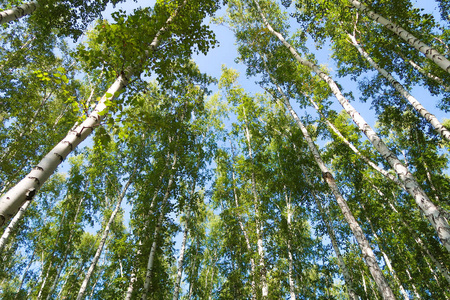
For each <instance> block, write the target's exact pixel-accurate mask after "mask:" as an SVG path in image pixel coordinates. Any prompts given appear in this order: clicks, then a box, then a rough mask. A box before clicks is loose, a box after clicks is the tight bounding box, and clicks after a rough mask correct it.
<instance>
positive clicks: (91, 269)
mask: <svg viewBox="0 0 450 300" xmlns="http://www.w3.org/2000/svg"><path fill="white" fill-rule="evenodd" d="M136 168H137V166H136V167H135V168H134V170H133V172H132V174H130V178H129V179H128V181H127V183H126V184H125V186H124V187H123V189H122V192H121V193H120V195H119V198H118V200H117V204H116V207H115V209H114V211H113V212H112V213H111V216H110V217H109V220H108V223H107V224H106V227H105V229H104V230H103V234H102V239H101V240H100V243H99V245H98V248H97V251H96V252H95V255H94V258H93V259H92V262H91V265H90V266H89V270H88V271H87V273H86V276H85V277H84V280H83V283H82V284H81V287H80V290H79V291H78V296H77V300H81V299H83V297H84V294H85V293H86V289H87V286H88V284H89V279H90V278H91V276H92V273H93V272H94V269H95V267H96V266H97V262H98V260H99V259H100V255H101V254H102V252H103V247H104V246H105V243H106V239H107V238H108V234H109V230H110V228H111V224H112V222H113V221H114V219H115V218H116V215H117V213H118V212H119V210H120V206H121V204H122V200H123V198H125V194H126V192H127V190H128V188H129V186H130V185H131V182H132V181H133V176H134V173H135V171H136Z"/></svg>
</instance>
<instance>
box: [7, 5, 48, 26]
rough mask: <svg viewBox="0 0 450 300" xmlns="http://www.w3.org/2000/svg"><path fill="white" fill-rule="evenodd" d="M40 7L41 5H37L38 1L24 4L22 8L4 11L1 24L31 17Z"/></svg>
mask: <svg viewBox="0 0 450 300" xmlns="http://www.w3.org/2000/svg"><path fill="white" fill-rule="evenodd" d="M38 7H39V4H38V3H37V1H32V2H29V3H25V4H22V5H21V6H17V7H14V8H11V9H7V10H4V11H2V12H0V24H4V23H8V22H11V21H14V20H17V19H20V18H22V17H23V16H26V15H31V14H32V13H33V12H34V11H35V10H36V9H37V8H38Z"/></svg>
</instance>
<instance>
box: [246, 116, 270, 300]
mask: <svg viewBox="0 0 450 300" xmlns="http://www.w3.org/2000/svg"><path fill="white" fill-rule="evenodd" d="M244 115H245V112H244ZM245 118H246V117H245ZM245 122H247V120H246V121H245ZM245 136H246V138H247V146H248V153H249V157H250V160H251V161H252V163H253V151H252V147H251V138H250V131H249V130H248V126H247V123H245ZM251 181H252V194H253V204H254V207H255V223H256V238H257V247H258V256H259V268H260V278H261V293H262V299H263V300H266V299H267V297H268V295H269V286H268V284H267V271H266V264H265V258H264V245H263V237H262V233H261V214H260V205H261V203H260V200H259V197H258V193H257V191H256V179H255V172H253V171H252V178H251Z"/></svg>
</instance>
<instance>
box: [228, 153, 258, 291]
mask: <svg viewBox="0 0 450 300" xmlns="http://www.w3.org/2000/svg"><path fill="white" fill-rule="evenodd" d="M231 149H232V151H233V158H234V149H233V145H231ZM231 176H232V177H231V178H232V179H233V196H234V203H235V205H236V208H239V207H240V205H239V199H238V194H237V191H236V187H235V185H234V183H235V182H236V176H235V174H234V169H233V170H231ZM236 218H237V220H238V223H239V227H240V228H241V231H242V234H243V235H244V239H245V245H246V246H247V251H248V253H249V254H250V268H251V272H252V274H251V278H252V282H251V286H252V296H251V297H252V299H253V300H256V294H257V293H256V283H255V276H256V267H255V260H254V259H253V257H252V253H253V249H252V246H251V243H250V238H249V236H248V233H247V230H246V229H245V226H244V221H243V220H242V216H241V215H240V214H239V213H236Z"/></svg>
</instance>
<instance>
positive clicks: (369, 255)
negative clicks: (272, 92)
mask: <svg viewBox="0 0 450 300" xmlns="http://www.w3.org/2000/svg"><path fill="white" fill-rule="evenodd" d="M274 84H275V82H274ZM277 88H278V91H279V92H280V93H281V94H282V96H283V99H284V105H285V106H286V108H287V109H288V111H289V112H290V114H291V115H292V117H293V119H294V120H295V121H296V122H297V124H298V126H299V127H300V130H301V131H302V133H303V136H304V137H305V140H306V142H307V144H308V148H309V150H310V151H311V153H312V154H313V157H314V160H315V161H316V163H317V165H318V166H319V168H320V170H321V171H322V176H323V179H324V180H325V182H326V183H327V184H328V187H329V188H330V190H331V191H332V193H333V195H334V197H335V198H336V202H337V203H338V205H339V207H340V209H341V211H342V213H343V215H344V218H345V220H346V221H347V223H348V224H349V226H350V229H351V230H352V233H353V235H354V236H355V237H356V240H357V241H358V244H359V247H360V249H361V252H362V253H363V256H364V259H365V261H366V264H367V266H368V267H369V270H370V273H371V274H372V277H373V279H374V280H375V282H376V284H377V287H378V290H379V291H380V293H381V295H382V296H383V299H389V300H393V299H395V296H394V293H393V292H392V290H391V288H390V287H389V284H388V283H387V281H386V278H385V277H384V275H383V272H382V271H381V269H380V266H379V265H378V262H377V260H376V257H375V254H374V253H373V250H372V248H371V247H370V244H369V241H368V240H367V239H366V237H365V235H364V232H363V231H362V229H361V227H360V226H359V224H358V222H357V221H356V219H355V217H354V216H353V214H352V212H351V211H350V208H349V207H348V205H347V202H346V201H345V199H344V197H343V196H342V194H341V192H340V191H339V188H338V186H337V184H336V182H335V180H334V177H333V175H332V174H331V172H330V171H329V170H328V168H327V166H326V165H325V163H324V162H323V160H322V157H321V156H320V153H319V151H318V150H317V148H316V145H315V144H314V142H313V140H312V138H311V137H310V135H309V133H308V130H307V129H306V127H305V126H304V125H303V123H302V121H301V120H300V118H299V117H298V116H297V114H296V112H295V111H294V110H293V108H292V106H291V104H290V103H289V99H288V98H287V97H286V95H285V94H284V92H283V91H282V90H281V88H280V87H279V86H278V85H277Z"/></svg>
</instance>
